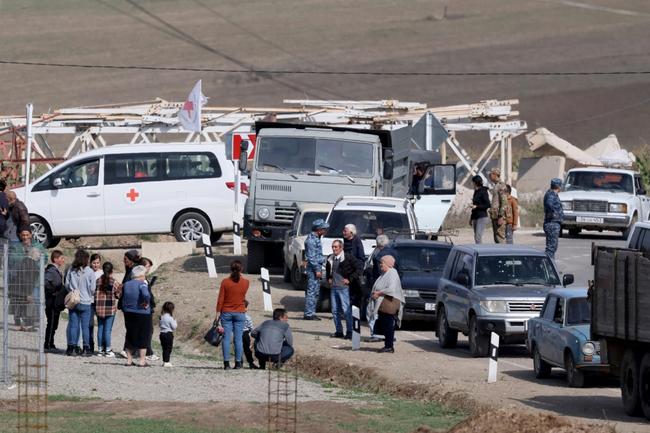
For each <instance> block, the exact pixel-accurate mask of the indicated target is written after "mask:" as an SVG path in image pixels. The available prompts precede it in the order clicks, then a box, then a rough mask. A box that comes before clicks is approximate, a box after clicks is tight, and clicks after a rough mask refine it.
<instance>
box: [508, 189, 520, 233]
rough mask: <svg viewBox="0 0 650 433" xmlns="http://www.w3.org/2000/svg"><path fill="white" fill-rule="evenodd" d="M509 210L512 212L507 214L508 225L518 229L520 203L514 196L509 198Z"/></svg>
mask: <svg viewBox="0 0 650 433" xmlns="http://www.w3.org/2000/svg"><path fill="white" fill-rule="evenodd" d="M508 208H509V210H511V212H506V224H510V225H512V227H517V222H518V221H519V202H518V201H517V199H516V198H514V197H513V196H509V197H508Z"/></svg>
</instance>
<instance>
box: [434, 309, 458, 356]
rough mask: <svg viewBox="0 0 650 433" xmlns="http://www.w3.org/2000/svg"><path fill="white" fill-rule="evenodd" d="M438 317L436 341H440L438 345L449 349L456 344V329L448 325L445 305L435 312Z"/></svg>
mask: <svg viewBox="0 0 650 433" xmlns="http://www.w3.org/2000/svg"><path fill="white" fill-rule="evenodd" d="M437 317H438V341H439V342H440V347H443V348H445V349H450V348H452V347H456V345H457V344H458V331H456V330H455V329H451V328H450V327H449V322H447V313H446V312H445V307H440V310H439V311H438V314H437Z"/></svg>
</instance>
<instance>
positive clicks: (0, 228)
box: [0, 178, 9, 238]
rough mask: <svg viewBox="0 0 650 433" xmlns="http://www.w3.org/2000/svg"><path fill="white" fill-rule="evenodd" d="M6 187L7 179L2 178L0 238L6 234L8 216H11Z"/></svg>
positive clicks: (0, 190) (0, 186)
mask: <svg viewBox="0 0 650 433" xmlns="http://www.w3.org/2000/svg"><path fill="white" fill-rule="evenodd" d="M5 188H7V181H6V180H4V179H2V178H0V238H1V237H4V235H5V230H6V229H7V217H8V216H9V201H7V195H6V194H5Z"/></svg>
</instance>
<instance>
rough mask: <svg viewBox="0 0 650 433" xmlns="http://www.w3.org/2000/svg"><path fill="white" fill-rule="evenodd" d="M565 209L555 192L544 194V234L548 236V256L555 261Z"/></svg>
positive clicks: (550, 190) (550, 191) (549, 191)
mask: <svg viewBox="0 0 650 433" xmlns="http://www.w3.org/2000/svg"><path fill="white" fill-rule="evenodd" d="M563 216H564V209H562V202H560V197H559V196H558V195H557V193H556V192H555V191H553V190H552V189H549V190H548V191H546V194H544V234H545V235H546V255H547V256H549V257H550V258H551V259H555V252H556V251H557V246H558V239H559V237H560V231H561V230H562V217H563Z"/></svg>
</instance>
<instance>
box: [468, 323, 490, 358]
mask: <svg viewBox="0 0 650 433" xmlns="http://www.w3.org/2000/svg"><path fill="white" fill-rule="evenodd" d="M488 343H489V340H488V337H487V336H485V335H481V332H480V330H479V329H478V320H477V319H476V316H472V317H471V318H470V319H469V353H470V354H471V355H472V356H473V357H474V358H484V357H486V356H488V354H489V353H490V345H489V344H488Z"/></svg>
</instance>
